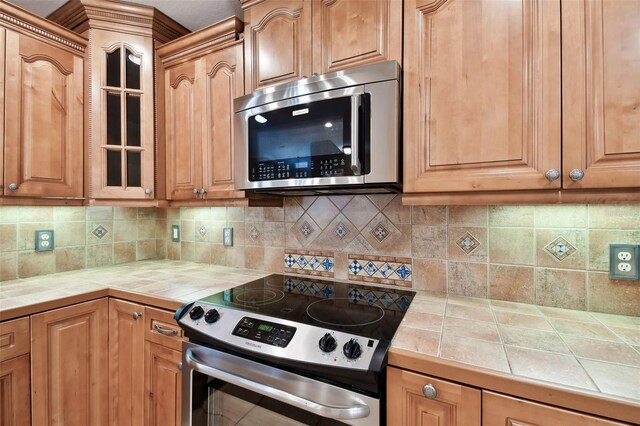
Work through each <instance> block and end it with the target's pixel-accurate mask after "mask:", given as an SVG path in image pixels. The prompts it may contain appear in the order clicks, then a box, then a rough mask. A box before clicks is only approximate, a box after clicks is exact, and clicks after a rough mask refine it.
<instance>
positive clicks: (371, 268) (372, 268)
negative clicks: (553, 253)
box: [364, 262, 378, 276]
mask: <svg viewBox="0 0 640 426" xmlns="http://www.w3.org/2000/svg"><path fill="white" fill-rule="evenodd" d="M377 270H378V267H377V266H376V265H375V263H373V262H368V263H367V264H366V265H364V271H365V272H366V273H367V274H369V275H370V276H371V275H373V274H375V273H376V271H377Z"/></svg>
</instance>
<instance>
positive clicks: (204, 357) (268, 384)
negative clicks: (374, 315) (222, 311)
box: [182, 342, 380, 426]
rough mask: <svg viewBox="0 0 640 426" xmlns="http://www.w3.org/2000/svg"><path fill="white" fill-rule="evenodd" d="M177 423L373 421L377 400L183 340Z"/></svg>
mask: <svg viewBox="0 0 640 426" xmlns="http://www.w3.org/2000/svg"><path fill="white" fill-rule="evenodd" d="M182 359H183V362H182V425H183V426H213V425H216V426H221V425H224V426H227V425H236V424H238V425H242V426H251V425H256V426H272V425H273V426H279V425H283V424H286V425H297V424H299V425H310V424H313V425H361V426H364V425H367V426H371V425H379V424H380V400H379V399H375V398H372V397H369V396H366V395H361V394H359V393H356V392H353V391H349V390H346V389H343V388H340V387H337V386H333V385H330V384H327V383H323V382H320V381H317V380H312V379H309V378H307V377H303V376H299V375H297V374H294V373H291V372H287V371H284V370H280V369H277V368H274V367H270V366H267V365H265V364H261V363H257V362H254V361H251V360H247V359H244V358H241V357H238V356H234V355H230V354H227V353H225V352H220V351H217V350H215V349H211V348H208V347H204V346H201V345H197V344H194V343H191V342H184V343H183V356H182Z"/></svg>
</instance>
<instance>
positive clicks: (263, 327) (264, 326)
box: [258, 324, 273, 332]
mask: <svg viewBox="0 0 640 426" xmlns="http://www.w3.org/2000/svg"><path fill="white" fill-rule="evenodd" d="M258 330H260V331H266V332H269V331H271V330H273V327H272V326H270V325H267V324H260V325H259V326H258Z"/></svg>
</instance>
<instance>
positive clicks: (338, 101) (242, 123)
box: [234, 61, 402, 195]
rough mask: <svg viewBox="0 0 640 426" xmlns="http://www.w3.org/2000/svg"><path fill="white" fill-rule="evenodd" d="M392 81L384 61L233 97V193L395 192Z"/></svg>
mask: <svg viewBox="0 0 640 426" xmlns="http://www.w3.org/2000/svg"><path fill="white" fill-rule="evenodd" d="M400 78H401V71H400V67H399V66H398V63H397V62H395V61H388V62H382V63H378V64H372V65H365V66H362V67H357V68H352V69H348V70H344V71H338V72H334V73H331V74H324V75H314V76H311V77H309V78H303V79H301V80H298V81H296V82H293V83H286V84H282V85H279V86H274V87H269V88H266V89H263V90H259V91H256V92H254V93H252V94H250V95H247V96H243V97H241V98H237V99H235V101H234V130H235V131H234V150H235V155H234V166H235V172H236V180H235V185H236V189H238V190H253V191H260V192H268V193H277V194H282V195H306V194H314V193H315V194H327V193H379V192H398V191H399V190H400V189H401V179H402V176H401V147H400V136H399V134H400V120H401V114H400V90H401V89H400V88H401V81H400Z"/></svg>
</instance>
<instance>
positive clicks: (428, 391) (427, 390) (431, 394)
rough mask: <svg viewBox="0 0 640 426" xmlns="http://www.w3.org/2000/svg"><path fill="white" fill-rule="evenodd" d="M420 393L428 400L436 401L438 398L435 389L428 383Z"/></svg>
mask: <svg viewBox="0 0 640 426" xmlns="http://www.w3.org/2000/svg"><path fill="white" fill-rule="evenodd" d="M422 393H423V394H424V396H426V397H427V398H429V399H436V397H437V396H438V391H437V390H436V388H435V387H433V385H432V384H431V383H429V384H428V385H424V387H423V388H422Z"/></svg>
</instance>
